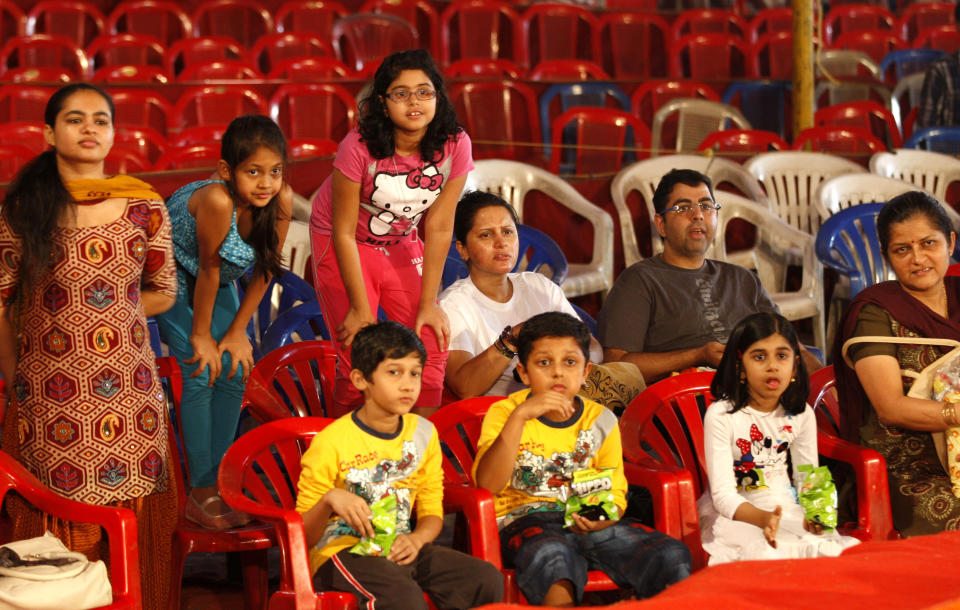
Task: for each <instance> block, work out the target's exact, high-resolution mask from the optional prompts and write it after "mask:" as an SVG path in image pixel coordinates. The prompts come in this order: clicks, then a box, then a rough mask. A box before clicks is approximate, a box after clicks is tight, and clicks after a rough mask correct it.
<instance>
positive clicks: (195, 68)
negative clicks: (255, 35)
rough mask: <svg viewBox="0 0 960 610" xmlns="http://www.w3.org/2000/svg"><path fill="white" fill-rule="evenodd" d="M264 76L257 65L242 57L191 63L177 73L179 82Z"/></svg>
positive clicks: (202, 81)
mask: <svg viewBox="0 0 960 610" xmlns="http://www.w3.org/2000/svg"><path fill="white" fill-rule="evenodd" d="M258 78H263V75H262V74H261V73H260V71H259V70H257V67H256V66H255V65H254V64H252V63H250V62H248V61H243V60H242V59H213V60H210V61H198V62H195V63H192V64H189V65H188V66H186V67H185V68H184V69H183V72H181V73H180V74H178V75H177V82H178V83H206V82H207V81H216V80H244V79H258Z"/></svg>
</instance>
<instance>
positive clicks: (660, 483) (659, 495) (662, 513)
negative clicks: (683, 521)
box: [623, 460, 690, 538]
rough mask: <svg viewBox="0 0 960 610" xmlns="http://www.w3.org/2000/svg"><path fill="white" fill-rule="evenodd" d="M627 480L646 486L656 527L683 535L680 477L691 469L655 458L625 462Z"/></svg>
mask: <svg viewBox="0 0 960 610" xmlns="http://www.w3.org/2000/svg"><path fill="white" fill-rule="evenodd" d="M623 470H624V474H625V475H626V477H627V483H629V484H630V485H636V486H639V487H643V488H645V489H647V490H648V491H649V492H650V496H651V497H652V499H653V524H654V525H653V526H654V528H655V529H656V530H658V531H660V532H663V533H664V534H667V535H668V536H673V537H674V538H680V535H681V534H680V510H679V509H680V490H679V481H680V479H681V478H682V477H683V476H684V474H686V476H688V477H689V476H690V473H688V472H686V471H685V470H680V469H677V468H669V467H667V466H664V465H662V464H656V463H654V462H653V461H651V460H645V463H641V464H634V463H630V462H624V463H623Z"/></svg>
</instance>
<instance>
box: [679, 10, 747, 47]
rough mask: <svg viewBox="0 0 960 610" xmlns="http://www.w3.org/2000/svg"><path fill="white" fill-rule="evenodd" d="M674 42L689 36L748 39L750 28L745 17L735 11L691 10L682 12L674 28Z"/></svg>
mask: <svg viewBox="0 0 960 610" xmlns="http://www.w3.org/2000/svg"><path fill="white" fill-rule="evenodd" d="M672 30H673V38H674V40H680V39H681V38H683V37H684V36H687V35H689V34H732V35H733V36H737V37H739V38H746V36H747V33H748V32H749V30H750V28H749V26H748V25H747V22H746V21H744V20H743V17H741V16H739V15H737V14H736V13H734V12H733V11H729V10H725V9H712V8H695V9H694V8H691V9H687V10H685V11H683V12H681V13H680V14H679V15H678V16H677V18H676V19H675V20H674V22H673V26H672Z"/></svg>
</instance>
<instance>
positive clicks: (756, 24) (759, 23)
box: [747, 8, 793, 42]
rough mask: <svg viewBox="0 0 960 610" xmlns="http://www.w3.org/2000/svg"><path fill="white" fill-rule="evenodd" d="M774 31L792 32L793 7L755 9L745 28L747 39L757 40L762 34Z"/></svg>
mask: <svg viewBox="0 0 960 610" xmlns="http://www.w3.org/2000/svg"><path fill="white" fill-rule="evenodd" d="M775 32H790V33H791V34H792V33H793V9H791V8H765V9H763V10H761V11H757V14H756V15H754V16H753V18H752V19H751V20H750V25H749V26H748V28H747V39H748V40H750V42H757V41H758V40H760V37H761V36H763V35H764V34H773V33H775Z"/></svg>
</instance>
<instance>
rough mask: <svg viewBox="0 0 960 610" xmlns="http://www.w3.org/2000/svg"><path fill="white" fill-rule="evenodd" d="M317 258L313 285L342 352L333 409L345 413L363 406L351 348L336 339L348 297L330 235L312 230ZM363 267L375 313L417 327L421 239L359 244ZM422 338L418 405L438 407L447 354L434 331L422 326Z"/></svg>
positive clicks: (364, 278)
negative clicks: (353, 380)
mask: <svg viewBox="0 0 960 610" xmlns="http://www.w3.org/2000/svg"><path fill="white" fill-rule="evenodd" d="M311 246H312V248H313V261H314V280H315V282H314V286H316V287H317V297H318V298H319V300H320V309H321V311H322V312H323V320H324V322H325V323H326V325H327V330H328V331H330V336H331V337H332V338H333V343H334V346H335V347H336V349H337V356H339V360H338V364H337V382H336V386H335V387H334V405H333V406H334V411H335V412H334V413H332V414H331V415H332V416H337V415H341V414H343V413H346V412H348V411H350V410H352V409H353V408H355V407H358V406H360V405H361V404H362V403H363V396H362V395H361V394H360V392H358V391H357V389H356V388H354V387H353V384H352V383H351V382H350V379H349V375H350V368H351V367H350V352H349V350H345V349H344V347H343V345H341V344H340V342H339V341H337V335H336V332H335V329H336V328H337V326H339V325H340V323H341V322H342V321H343V319H344V318H345V317H346V315H347V311H349V309H350V301H349V299H348V298H347V291H346V288H345V287H344V286H343V280H341V279H340V267H339V265H338V264H337V256H336V254H335V253H334V250H333V240H332V238H331V236H329V235H319V234H317V233H311ZM357 250H358V251H359V252H360V268H361V269H363V282H364V285H365V286H366V289H367V299H368V300H369V301H370V311H372V312H373V314H374V315H377V311H378V309H379V308H380V307H382V308H383V311H384V312H386V314H387V317H389V318H390V319H391V320H394V321H396V322H399V323H401V324H403V325H404V326H407V327H409V328H413V325H414V322H415V321H416V317H417V307H418V305H419V303H420V286H421V279H420V274H421V270H422V268H423V242H421V241H420V240H419V239H418V238H417V234H416V232H413V233H411V235H410V238H409V239H407V240H404V241H401V242H400V243H398V244H393V245H390V246H382V247H381V246H377V247H374V246H369V245H366V244H362V243H358V244H357ZM421 339H423V344H424V346H425V347H426V348H427V363H426V366H424V368H423V385H422V388H421V390H420V399H419V400H418V401H417V406H418V407H436V406H439V405H440V400H441V397H442V395H443V374H444V369H445V367H446V364H447V352H445V351H440V345H439V342H438V341H437V337H436V334H435V333H434V332H433V329H432V328H430V327H428V326H424V327H423V329H422V332H421Z"/></svg>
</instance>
